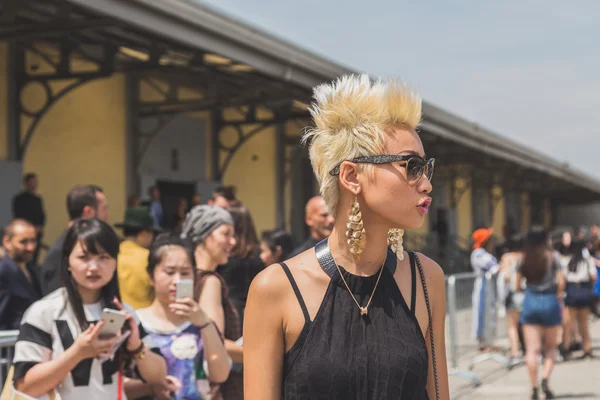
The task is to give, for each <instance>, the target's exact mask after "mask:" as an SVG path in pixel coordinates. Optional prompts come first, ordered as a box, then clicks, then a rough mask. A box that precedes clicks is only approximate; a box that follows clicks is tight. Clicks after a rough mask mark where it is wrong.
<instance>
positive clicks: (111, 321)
mask: <svg viewBox="0 0 600 400" xmlns="http://www.w3.org/2000/svg"><path fill="white" fill-rule="evenodd" d="M126 318H127V316H126V315H125V313H124V312H122V311H119V310H113V309H112V308H105V309H104V310H102V316H101V317H100V319H101V320H102V321H104V325H103V326H102V329H100V335H99V336H100V337H101V338H106V337H111V336H115V335H117V334H118V333H119V332H121V329H122V328H123V324H125V319H126Z"/></svg>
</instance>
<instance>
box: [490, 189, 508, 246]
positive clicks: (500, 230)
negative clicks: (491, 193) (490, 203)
mask: <svg viewBox="0 0 600 400" xmlns="http://www.w3.org/2000/svg"><path fill="white" fill-rule="evenodd" d="M495 190H496V191H497V193H499V194H502V196H503V197H502V198H501V199H500V200H499V201H498V203H497V204H496V208H495V209H494V217H493V220H492V227H493V228H494V236H496V237H499V238H500V237H503V236H504V225H505V224H506V204H505V201H506V200H505V199H504V194H503V193H502V188H500V187H496V188H495Z"/></svg>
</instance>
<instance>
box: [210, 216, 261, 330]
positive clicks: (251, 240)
mask: <svg viewBox="0 0 600 400" xmlns="http://www.w3.org/2000/svg"><path fill="white" fill-rule="evenodd" d="M227 211H229V213H230V214H231V217H232V218H233V227H234V230H235V240H236V244H235V246H234V247H233V249H232V250H231V256H230V257H229V259H228V260H227V263H225V264H223V265H220V266H219V268H217V272H218V273H219V274H221V276H222V277H223V279H225V281H226V282H227V285H228V286H229V296H230V297H231V301H232V302H233V304H234V305H235V308H236V309H237V312H238V315H239V316H240V322H241V323H242V325H243V324H244V310H245V309H246V300H247V299H248V290H249V289H250V283H251V282H252V280H253V279H254V277H255V276H256V275H257V274H258V273H259V272H260V271H262V270H263V268H264V264H263V263H262V261H261V260H260V244H259V241H258V235H257V233H256V228H255V226H254V221H253V220H252V215H251V214H250V210H248V209H247V208H246V207H245V206H242V205H237V206H234V207H229V208H228V209H227Z"/></svg>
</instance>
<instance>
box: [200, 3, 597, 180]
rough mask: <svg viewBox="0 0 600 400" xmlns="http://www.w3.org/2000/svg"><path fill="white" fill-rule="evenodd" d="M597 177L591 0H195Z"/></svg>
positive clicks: (594, 23)
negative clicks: (397, 83) (401, 86)
mask: <svg viewBox="0 0 600 400" xmlns="http://www.w3.org/2000/svg"><path fill="white" fill-rule="evenodd" d="M196 1H198V2H201V3H206V4H209V5H211V6H213V7H215V8H218V9H221V10H223V11H225V12H226V13H227V14H229V15H232V16H234V17H236V18H238V19H241V20H243V21H246V22H249V23H251V24H252V25H255V26H256V27H259V28H261V29H262V30H265V31H267V32H270V33H273V34H275V35H277V36H280V37H282V38H284V39H287V40H289V41H291V42H293V43H296V44H297V45H299V46H301V47H304V48H306V49H307V50H310V51H313V52H315V53H316V54H319V55H321V56H324V57H326V58H328V59H330V60H332V61H336V62H339V63H341V64H343V65H346V66H348V67H350V68H351V69H354V70H357V71H364V72H368V73H369V74H371V75H372V76H383V77H386V76H397V77H400V78H402V79H403V80H405V81H407V82H408V83H409V84H410V85H411V86H413V87H415V88H416V89H418V90H419V91H420V92H421V94H422V95H423V97H424V98H425V100H426V101H429V102H431V103H433V104H436V105H438V106H440V107H442V108H444V109H446V110H448V111H451V112H453V113H455V114H458V115H460V116H462V117H464V118H467V119H469V120H472V121H476V122H478V123H479V124H481V125H483V126H485V127H486V128H489V129H491V130H494V131H496V132H498V133H500V134H502V135H505V136H508V137H511V138H513V139H516V140H518V141H520V142H521V143H523V144H526V145H528V146H531V147H533V148H535V149H537V150H539V151H541V152H543V153H546V154H548V155H551V156H552V157H554V158H555V159H558V160H559V161H567V162H569V163H570V164H571V165H574V166H576V167H578V168H580V169H583V170H585V171H587V172H588V173H589V174H591V175H595V176H596V177H599V178H600V168H599V167H600V152H599V151H598V150H599V149H600V135H599V134H600V52H599V51H598V43H599V40H600V22H599V21H600V1H598V0H574V1H571V2H567V1H564V0H563V1H558V0H504V1H481V0H479V1H476V0H461V1H442V0H430V1H403V0H371V1H364V0H363V1H359V0H297V1H294V0H196Z"/></svg>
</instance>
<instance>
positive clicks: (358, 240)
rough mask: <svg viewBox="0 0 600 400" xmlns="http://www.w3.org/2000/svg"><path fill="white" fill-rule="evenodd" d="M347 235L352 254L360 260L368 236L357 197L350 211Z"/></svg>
mask: <svg viewBox="0 0 600 400" xmlns="http://www.w3.org/2000/svg"><path fill="white" fill-rule="evenodd" d="M346 237H347V238H348V246H350V254H352V256H353V257H354V259H355V260H358V259H359V258H360V256H361V255H362V253H363V249H364V248H365V243H366V239H367V236H366V232H365V228H364V226H363V221H362V214H361V213H360V205H359V204H358V198H357V197H355V198H354V202H353V203H352V206H351V207H350V212H349V213H348V224H347V225H346Z"/></svg>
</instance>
